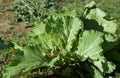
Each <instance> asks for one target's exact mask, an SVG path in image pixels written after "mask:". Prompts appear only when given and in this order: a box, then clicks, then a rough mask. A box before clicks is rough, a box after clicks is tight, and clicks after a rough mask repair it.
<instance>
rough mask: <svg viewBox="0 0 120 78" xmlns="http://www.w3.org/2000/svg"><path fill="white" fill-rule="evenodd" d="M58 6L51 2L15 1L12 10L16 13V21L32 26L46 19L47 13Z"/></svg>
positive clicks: (45, 0)
mask: <svg viewBox="0 0 120 78" xmlns="http://www.w3.org/2000/svg"><path fill="white" fill-rule="evenodd" d="M58 8H59V7H58V5H57V4H56V3H55V2H52V1H51V0H50V1H49V0H40V1H35V0H15V1H14V10H15V11H16V13H17V15H16V20H17V21H24V22H27V23H31V24H33V22H35V21H38V20H39V21H41V20H43V19H45V18H47V17H48V15H49V12H51V11H55V10H56V9H58Z"/></svg>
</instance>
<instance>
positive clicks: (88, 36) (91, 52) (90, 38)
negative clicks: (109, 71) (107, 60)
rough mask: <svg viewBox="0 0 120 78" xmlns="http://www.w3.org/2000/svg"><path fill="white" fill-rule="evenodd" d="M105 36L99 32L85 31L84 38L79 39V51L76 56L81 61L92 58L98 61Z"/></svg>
mask: <svg viewBox="0 0 120 78" xmlns="http://www.w3.org/2000/svg"><path fill="white" fill-rule="evenodd" d="M102 36H103V34H102V33H100V32H97V31H94V30H92V31H84V32H83V35H82V37H81V38H80V39H79V43H78V50H77V51H76V54H77V55H78V56H79V57H80V58H81V60H83V61H84V60H86V59H87V58H90V59H92V60H98V59H99V57H100V55H101V52H102V51H103V50H102V47H101V43H102V42H103V38H102Z"/></svg>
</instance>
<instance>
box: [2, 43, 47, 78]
mask: <svg viewBox="0 0 120 78" xmlns="http://www.w3.org/2000/svg"><path fill="white" fill-rule="evenodd" d="M15 46H16V44H15ZM17 46H18V45H17ZM21 49H22V50H21V51H17V52H16V53H15V54H14V56H13V58H12V61H11V63H10V65H9V66H7V68H5V71H4V74H3V78H11V77H19V78H26V77H27V75H28V73H29V72H30V71H31V70H33V69H35V68H37V67H42V66H44V65H45V64H46V63H47V61H46V60H45V58H44V57H43V56H42V54H41V52H40V51H39V49H36V48H35V47H21Z"/></svg>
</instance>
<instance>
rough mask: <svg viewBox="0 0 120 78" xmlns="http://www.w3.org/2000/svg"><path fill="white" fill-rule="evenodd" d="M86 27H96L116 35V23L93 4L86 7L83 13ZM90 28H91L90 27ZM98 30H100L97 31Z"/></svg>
mask: <svg viewBox="0 0 120 78" xmlns="http://www.w3.org/2000/svg"><path fill="white" fill-rule="evenodd" d="M84 16H85V20H86V24H85V25H86V27H88V28H94V27H96V26H98V27H101V28H102V29H103V31H105V32H107V33H111V34H114V35H115V34H116V31H117V27H118V25H117V24H116V21H115V20H113V19H112V17H110V16H109V15H107V14H106V13H105V12H104V11H102V10H100V9H99V8H96V5H95V2H91V3H90V4H88V5H87V6H86V9H85V12H84ZM90 22H91V23H93V22H96V24H95V25H94V27H93V26H91V24H90ZM90 26H91V27H90ZM99 30H100V29H99Z"/></svg>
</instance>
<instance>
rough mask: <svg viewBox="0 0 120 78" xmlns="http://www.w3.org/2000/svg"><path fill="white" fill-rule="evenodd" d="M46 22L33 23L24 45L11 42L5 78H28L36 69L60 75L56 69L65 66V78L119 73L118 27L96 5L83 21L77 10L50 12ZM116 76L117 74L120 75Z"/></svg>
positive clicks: (87, 9)
mask: <svg viewBox="0 0 120 78" xmlns="http://www.w3.org/2000/svg"><path fill="white" fill-rule="evenodd" d="M22 1H23V0H22ZM29 7H30V6H29ZM30 8H31V7H30ZM34 8H35V7H34ZM42 8H43V7H42ZM47 9H48V8H47ZM31 11H32V10H31ZM43 11H44V10H43ZM45 11H46V10H45ZM20 12H21V11H20ZM30 13H31V15H33V14H32V13H33V12H30ZM43 16H44V15H43ZM43 20H44V21H42V20H34V22H33V25H34V28H33V30H32V31H30V32H28V33H27V36H26V42H25V43H24V44H21V43H19V41H17V40H16V41H11V43H13V45H14V47H13V48H14V52H13V54H12V58H11V61H10V63H9V65H6V66H5V69H4V71H3V76H2V78H16V77H18V78H27V77H28V75H29V73H30V72H31V71H32V70H33V69H37V68H41V67H42V68H47V69H51V70H54V71H57V69H56V66H59V67H60V68H61V69H62V67H64V66H66V67H65V69H63V71H62V72H59V73H60V74H61V75H62V76H63V77H71V76H70V75H74V74H75V73H76V74H77V77H79V78H86V77H90V78H105V77H111V76H110V74H111V73H113V72H114V71H117V70H116V67H119V66H118V65H117V64H116V63H115V62H114V61H115V60H116V58H115V56H116V55H117V54H119V53H112V52H113V51H114V47H115V46H117V43H118V37H117V35H116V32H117V27H118V26H117V24H116V23H115V22H114V21H115V20H114V19H112V18H109V17H107V14H106V13H105V12H103V11H102V10H100V9H99V8H97V7H96V5H95V3H94V2H91V3H90V4H88V5H87V6H86V7H85V11H84V14H83V16H82V17H81V19H80V16H79V15H78V14H77V13H76V12H75V11H74V10H69V9H59V10H56V11H51V12H49V15H48V16H47V17H46V18H44V19H43ZM111 29H112V30H111ZM106 45H107V46H106ZM109 54H110V55H109ZM112 54H113V55H112ZM111 55H112V56H113V57H114V59H113V60H112V59H111V57H110V56H111ZM106 56H107V57H106ZM117 57H119V55H118V56H117ZM116 61H119V60H116ZM75 66H77V70H76V69H74V68H73V67H75ZM54 71H53V74H55V73H56V72H54ZM74 72H75V73H74ZM86 72H87V73H86ZM117 72H118V71H117ZM117 72H114V73H115V74H117V75H119V74H118V73H117ZM66 74H70V75H68V76H67V75H66ZM76 74H75V77H76ZM40 75H43V76H44V74H40ZM116 77H117V76H116Z"/></svg>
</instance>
